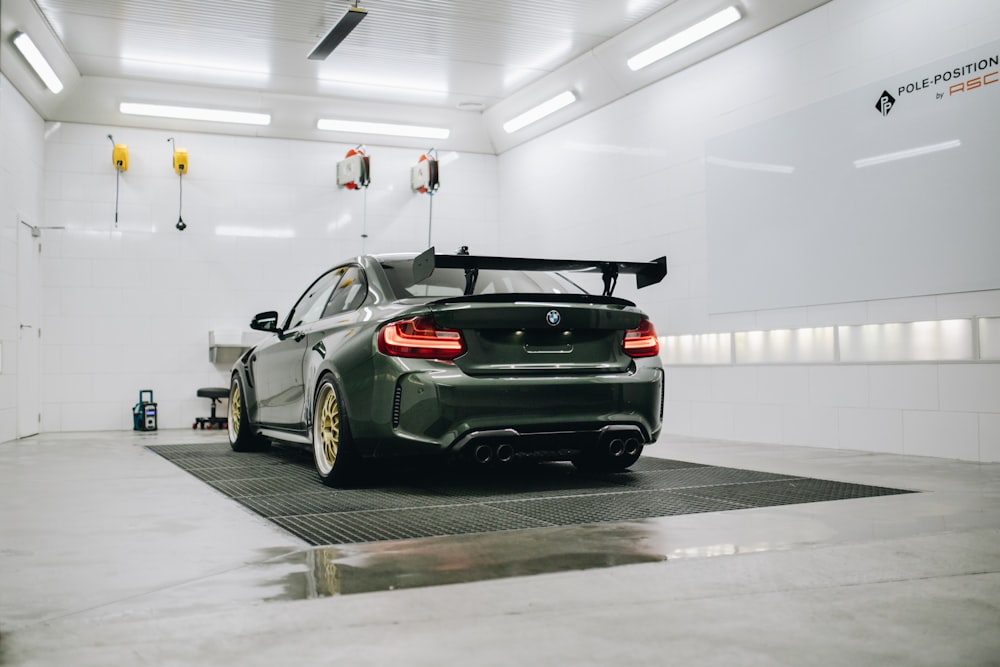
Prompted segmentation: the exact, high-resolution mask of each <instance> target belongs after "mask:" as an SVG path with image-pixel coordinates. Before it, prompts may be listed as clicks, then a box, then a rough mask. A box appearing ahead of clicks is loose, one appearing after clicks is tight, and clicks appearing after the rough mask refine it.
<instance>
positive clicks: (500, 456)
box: [497, 443, 514, 463]
mask: <svg viewBox="0 0 1000 667" xmlns="http://www.w3.org/2000/svg"><path fill="white" fill-rule="evenodd" d="M513 458H514V448H513V447H511V446H510V445H508V444H507V443H504V444H502V445H497V462H498V463H510V462H511V461H512V460H513Z"/></svg>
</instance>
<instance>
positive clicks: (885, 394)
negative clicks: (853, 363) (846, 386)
mask: <svg viewBox="0 0 1000 667" xmlns="http://www.w3.org/2000/svg"><path fill="white" fill-rule="evenodd" d="M868 378H869V381H870V384H869V392H870V397H871V407H873V408H897V409H902V410H938V409H940V400H939V399H938V393H939V388H938V366H937V365H936V364H934V365H931V364H927V365H921V366H914V365H902V364H900V365H892V366H869V367H868Z"/></svg>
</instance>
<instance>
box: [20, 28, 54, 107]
mask: <svg viewBox="0 0 1000 667" xmlns="http://www.w3.org/2000/svg"><path fill="white" fill-rule="evenodd" d="M13 42H14V46H15V47H17V50H18V51H20V52H21V55H22V56H24V59H25V60H27V61H28V64H29V65H31V69H33V70H35V74H37V75H38V78H39V79H41V80H42V83H44V84H45V87H46V88H48V89H49V90H51V91H52V92H53V93H55V94H56V95H58V94H59V93H60V92H62V89H63V83H62V81H60V80H59V76H58V75H56V71H55V70H54V69H52V65H50V64H49V61H48V60H46V59H45V56H43V55H42V52H41V51H39V50H38V47H37V46H35V43H34V42H33V41H31V38H30V37H28V35H27V34H26V33H23V32H15V33H14V39H13Z"/></svg>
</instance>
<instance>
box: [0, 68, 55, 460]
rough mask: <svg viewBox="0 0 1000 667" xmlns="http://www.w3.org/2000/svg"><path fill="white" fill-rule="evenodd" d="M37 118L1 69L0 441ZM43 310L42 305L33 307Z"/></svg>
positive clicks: (13, 384)
mask: <svg viewBox="0 0 1000 667" xmlns="http://www.w3.org/2000/svg"><path fill="white" fill-rule="evenodd" d="M42 128H43V124H42V119H41V118H40V117H39V116H38V114H37V113H35V111H34V109H32V108H31V106H29V105H28V103H27V102H26V101H25V99H24V98H23V97H22V96H21V94H20V93H19V92H18V91H17V89H16V88H14V87H13V86H12V85H11V83H10V81H8V79H7V77H6V76H4V75H0V155H2V156H3V158H4V159H3V163H2V164H0V442H4V441H6V440H10V439H12V438H14V437H16V435H17V430H18V429H17V419H18V411H17V406H18V395H17V391H18V389H17V387H18V373H20V372H23V369H19V368H18V363H17V362H18V340H19V335H20V328H19V324H20V322H19V320H18V312H17V257H18V252H17V249H18V233H19V230H18V227H19V226H20V225H19V222H18V218H19V217H20V218H22V219H24V220H25V221H27V222H28V223H30V224H32V225H39V224H41V223H42V190H43V187H44V185H43V184H44V172H43V168H42V163H43V157H42V154H43V145H42ZM38 312H39V313H41V312H42V308H39V309H38Z"/></svg>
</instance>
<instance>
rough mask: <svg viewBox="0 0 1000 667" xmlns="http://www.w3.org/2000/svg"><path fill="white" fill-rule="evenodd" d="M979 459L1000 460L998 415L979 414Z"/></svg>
mask: <svg viewBox="0 0 1000 667" xmlns="http://www.w3.org/2000/svg"><path fill="white" fill-rule="evenodd" d="M979 460H980V461H1000V415H997V414H981V415H979Z"/></svg>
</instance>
